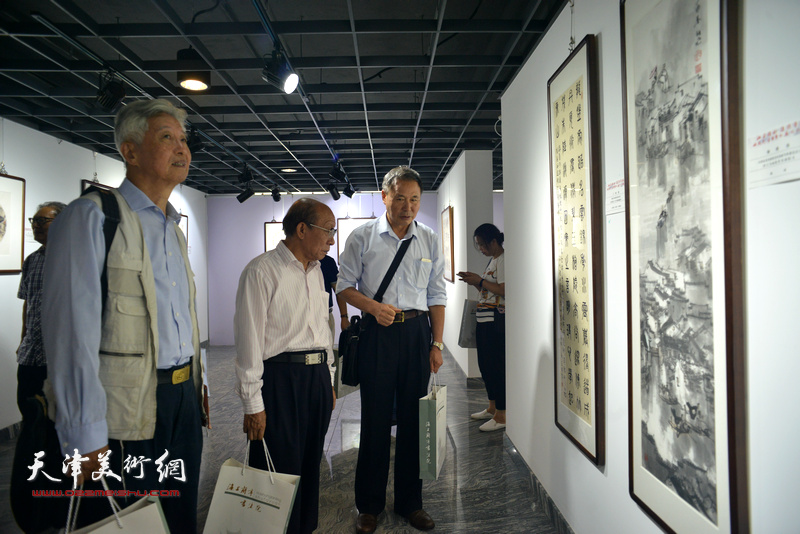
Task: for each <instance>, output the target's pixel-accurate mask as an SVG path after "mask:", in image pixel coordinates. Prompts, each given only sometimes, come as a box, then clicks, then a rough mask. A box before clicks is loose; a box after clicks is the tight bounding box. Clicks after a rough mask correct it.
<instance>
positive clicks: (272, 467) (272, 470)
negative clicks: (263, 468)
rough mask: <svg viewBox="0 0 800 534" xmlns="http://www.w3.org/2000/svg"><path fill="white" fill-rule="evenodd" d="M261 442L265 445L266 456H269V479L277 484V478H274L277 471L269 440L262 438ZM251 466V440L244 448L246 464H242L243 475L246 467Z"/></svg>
mask: <svg viewBox="0 0 800 534" xmlns="http://www.w3.org/2000/svg"><path fill="white" fill-rule="evenodd" d="M261 444H262V445H263V446H264V456H266V457H267V472H268V473H269V481H270V483H272V484H275V479H273V478H272V473H275V472H276V471H275V464H274V463H273V462H272V456H270V455H269V450H268V449H267V441H266V440H265V439H264V438H261ZM249 466H250V442H249V441H248V442H247V447H245V449H244V465H242V476H244V468H245V467H249Z"/></svg>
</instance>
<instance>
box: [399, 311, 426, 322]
mask: <svg viewBox="0 0 800 534" xmlns="http://www.w3.org/2000/svg"><path fill="white" fill-rule="evenodd" d="M420 315H428V312H426V311H422V310H404V311H401V312H399V313H396V314H395V316H394V321H392V322H393V323H404V322H406V321H408V320H409V319H413V318H414V317H419V316H420Z"/></svg>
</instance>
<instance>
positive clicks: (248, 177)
mask: <svg viewBox="0 0 800 534" xmlns="http://www.w3.org/2000/svg"><path fill="white" fill-rule="evenodd" d="M252 180H253V173H252V172H250V167H248V166H247V163H245V164H244V169H242V174H240V175H239V183H240V184H249V183H250V182H251V181H252Z"/></svg>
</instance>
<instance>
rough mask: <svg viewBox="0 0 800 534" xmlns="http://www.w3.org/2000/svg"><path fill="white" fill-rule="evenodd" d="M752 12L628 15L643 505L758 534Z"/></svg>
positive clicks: (688, 526)
mask: <svg viewBox="0 0 800 534" xmlns="http://www.w3.org/2000/svg"><path fill="white" fill-rule="evenodd" d="M737 5H738V2H736V1H735V0H691V1H687V0H636V1H625V2H623V3H622V4H621V18H622V45H623V46H622V51H623V76H624V79H623V82H624V83H623V91H624V93H623V94H624V108H623V109H624V116H625V123H624V131H625V159H626V169H625V170H626V185H627V188H626V193H627V195H626V201H627V215H628V219H627V240H628V298H629V301H628V321H629V322H628V330H629V336H630V337H629V344H628V350H629V376H628V378H629V381H630V382H629V421H630V433H629V436H630V443H629V447H630V454H629V461H630V466H629V468H630V470H629V476H630V478H629V482H630V493H631V496H632V498H633V499H634V500H635V501H636V502H637V503H638V504H639V505H640V506H641V507H642V508H643V509H644V510H645V511H646V512H647V513H648V514H650V515H651V516H652V517H653V519H654V520H655V521H657V522H658V523H659V524H660V525H661V526H662V527H663V528H664V529H665V530H667V531H670V532H693V533H721V532H747V531H749V527H748V519H747V516H748V512H747V480H746V477H747V470H746V456H745V451H746V449H745V407H744V401H745V387H744V380H745V378H744V377H745V372H744V371H745V369H744V339H743V330H744V325H743V319H742V318H743V317H744V307H743V303H742V299H743V295H742V279H743V278H742V271H741V263H742V245H741V241H742V235H741V224H742V220H741V219H742V217H741V213H742V207H741V187H742V185H741V176H740V164H739V158H738V154H739V152H740V151H739V119H738V115H737V113H738V106H739V96H738V58H737V56H738V52H737V50H736V49H737V42H736V40H737V35H738V30H737V22H738V21H737V19H738V7H737Z"/></svg>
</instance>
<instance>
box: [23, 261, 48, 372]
mask: <svg viewBox="0 0 800 534" xmlns="http://www.w3.org/2000/svg"><path fill="white" fill-rule="evenodd" d="M44 252H45V251H44V247H40V248H39V249H38V250H37V251H36V252H34V253H33V254H31V255H30V256H28V257H27V258H25V262H24V263H23V264H22V278H21V279H20V281H19V291H17V298H20V299H22V300H24V301H25V302H26V304H27V307H26V313H25V337H23V338H22V343H20V344H19V349H18V350H17V363H18V364H20V365H35V366H38V367H44V366H45V365H47V360H46V359H45V357H44V344H43V343H42V279H43V278H44Z"/></svg>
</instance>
